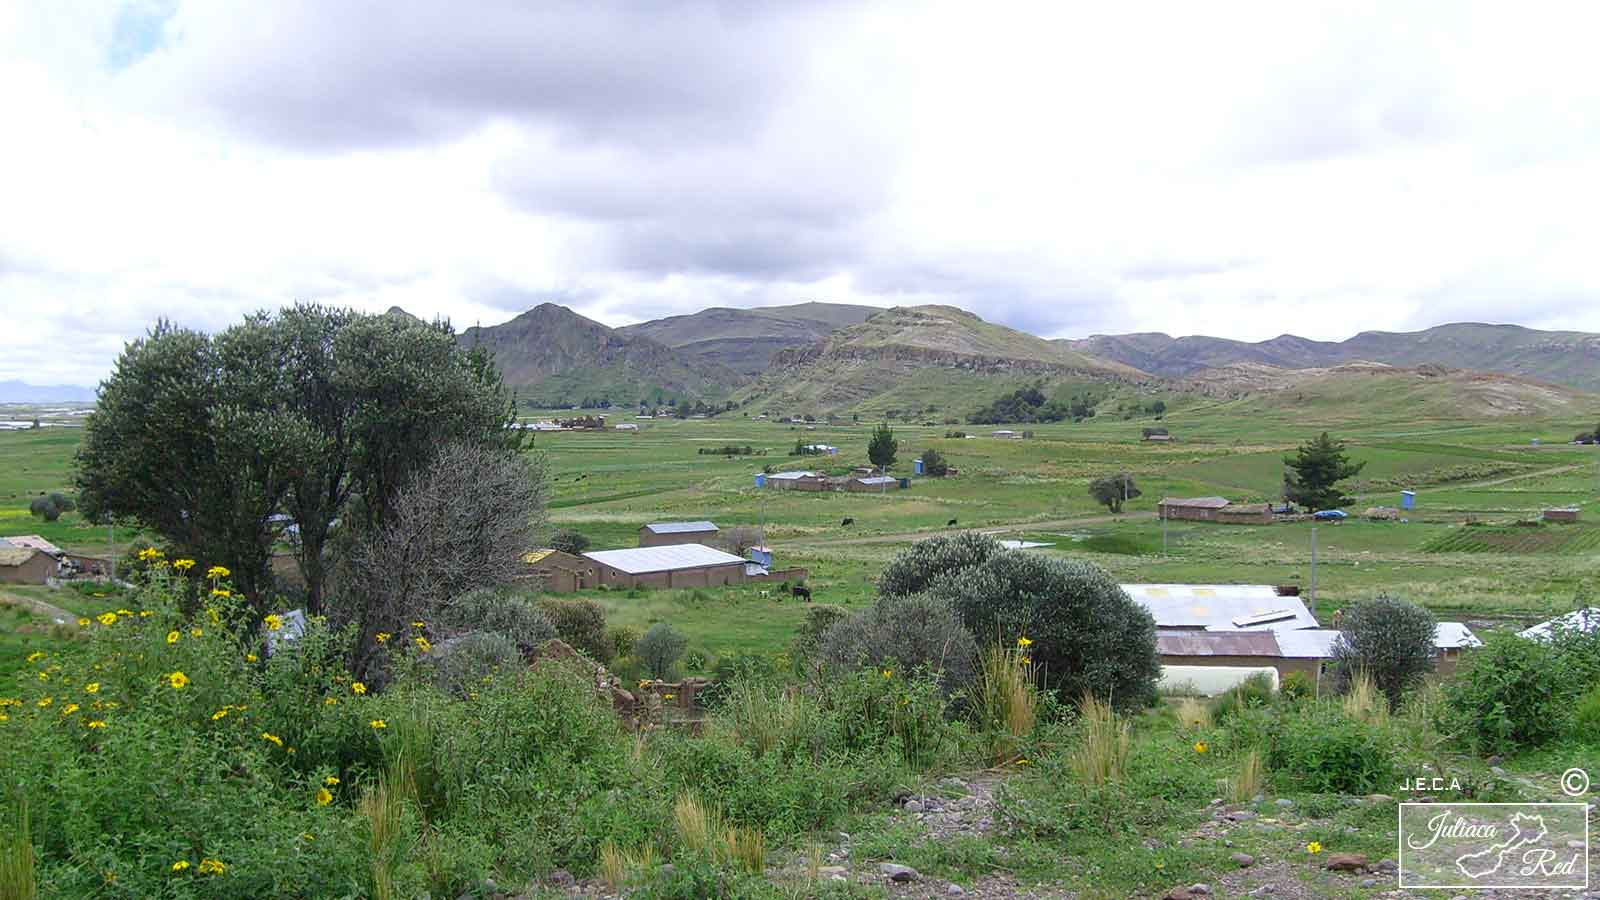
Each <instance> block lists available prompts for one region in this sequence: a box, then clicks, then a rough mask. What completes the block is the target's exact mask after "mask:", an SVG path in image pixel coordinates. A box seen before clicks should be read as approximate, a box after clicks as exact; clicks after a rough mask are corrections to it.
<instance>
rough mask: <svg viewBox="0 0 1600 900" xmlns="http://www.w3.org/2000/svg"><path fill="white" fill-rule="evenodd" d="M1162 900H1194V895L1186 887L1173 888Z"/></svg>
mask: <svg viewBox="0 0 1600 900" xmlns="http://www.w3.org/2000/svg"><path fill="white" fill-rule="evenodd" d="M1162 900H1194V894H1192V893H1190V892H1189V889H1188V888H1186V887H1175V888H1173V889H1172V890H1170V891H1167V893H1166V894H1165V895H1164V896H1163V897H1162Z"/></svg>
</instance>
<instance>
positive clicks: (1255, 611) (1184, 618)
mask: <svg viewBox="0 0 1600 900" xmlns="http://www.w3.org/2000/svg"><path fill="white" fill-rule="evenodd" d="M1122 590H1123V591H1124V592H1126V593H1127V595H1128V596H1129V597H1131V598H1133V601H1134V602H1135V603H1138V604H1139V605H1141V606H1143V607H1144V608H1145V609H1147V610H1149V611H1150V615H1151V616H1153V617H1154V618H1155V620H1156V627H1157V628H1160V629H1169V630H1187V631H1258V630H1264V631H1291V630H1295V629H1300V628H1316V627H1317V626H1318V622H1317V618H1316V616H1313V615H1312V614H1311V610H1309V609H1307V608H1306V605H1305V603H1303V602H1301V600H1300V598H1299V597H1288V596H1283V595H1281V594H1279V593H1278V589H1277V588H1275V587H1273V586H1272V585H1269V584H1124V585H1122Z"/></svg>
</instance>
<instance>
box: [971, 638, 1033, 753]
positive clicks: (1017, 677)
mask: <svg viewBox="0 0 1600 900" xmlns="http://www.w3.org/2000/svg"><path fill="white" fill-rule="evenodd" d="M972 693H973V708H974V711H975V712H976V714H977V716H978V721H979V722H980V723H981V724H982V726H983V731H984V734H985V735H986V736H987V738H988V740H989V751H990V756H991V758H992V759H993V760H994V761H996V762H1002V761H1005V760H1009V759H1012V758H1014V757H1015V756H1016V755H1017V752H1018V750H1019V749H1020V747H1021V745H1022V741H1023V739H1024V738H1026V737H1027V736H1028V735H1030V734H1032V733H1033V726H1034V723H1035V722H1036V721H1037V720H1038V711H1039V688H1038V673H1037V671H1036V668H1035V666H1034V664H1033V663H1032V661H1031V660H1029V658H1028V655H1027V653H1026V651H1025V650H1023V649H1022V648H1018V647H1004V646H997V647H993V648H990V649H989V650H987V651H985V653H984V654H983V658H982V659H981V660H980V662H979V667H978V678H977V681H976V682H975V683H974V684H973V687H972Z"/></svg>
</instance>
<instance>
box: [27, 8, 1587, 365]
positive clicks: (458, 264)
mask: <svg viewBox="0 0 1600 900" xmlns="http://www.w3.org/2000/svg"><path fill="white" fill-rule="evenodd" d="M1597 10H1600V7H1595V6H1594V5H1593V4H1577V3H1574V4H1570V5H1566V6H1556V5H1549V6H1541V5H1535V4H1512V3H1503V2H1496V3H1488V4H1483V5H1472V4H1468V3H1458V2H1449V3H1432V4H1421V3H1418V4H1409V3H1401V2H1396V0H1385V2H1379V3H1372V4H1361V3H1351V2H1339V3H1332V4H1328V5H1326V6H1320V7H1319V6H1317V5H1314V4H1311V3H1305V2H1294V3H1283V2H1281V0H1280V2H1270V3H1262V4H1259V5H1251V4H1245V3H1223V4H1202V3H1165V4H1142V3H1061V2H1042V3H1038V4H1009V3H1004V2H989V3H973V2H967V3H951V4H937V3H928V2H908V3H895V2H888V3H871V4H864V3H858V2H839V3H829V2H816V3H802V2H790V0H770V2H768V0H727V2H725V3H672V2H665V0H654V2H647V0H638V2H630V3H612V2H606V0H575V2H570V3H568V2H563V0H536V2H528V0H504V2H500V0H492V2H469V0H455V2H448V3H447V2H437V3H431V2H414V0H372V2H361V0H338V2H328V0H270V2H264V3H250V4H240V3H233V2H227V3H224V2H216V3H212V2H188V0H132V2H112V0H47V2H38V0H0V117H3V119H0V121H3V122H4V133H5V137H4V138H3V139H0V321H4V322H6V323H7V324H8V325H9V326H11V327H9V328H7V329H6V331H7V332H8V334H7V336H6V337H5V339H4V341H3V342H0V348H3V349H0V380H4V379H11V378H16V379H22V380H26V381H29V382H33V383H77V384H93V383H94V382H95V381H97V380H98V379H99V378H100V377H102V376H103V375H104V374H105V373H106V372H107V371H108V370H109V367H110V365H111V363H112V361H113V360H114V358H115V356H116V354H117V352H118V351H119V350H120V349H121V347H122V344H123V342H124V341H125V340H127V339H129V338H131V337H135V336H137V335H139V334H141V333H142V332H143V330H144V329H145V328H146V327H148V326H149V325H150V324H151V323H152V322H153V321H154V320H155V319H156V318H158V317H162V316H166V317H170V318H172V319H175V320H177V321H179V322H181V323H185V324H189V325H193V326H197V327H201V328H206V329H215V328H219V327H223V326H225V325H227V324H228V323H230V322H233V321H235V320H237V319H238V318H239V317H240V316H241V315H242V314H243V313H245V312H247V311H250V310H253V309H258V308H270V307H276V306H278V305H281V304H283V303H285V302H288V301H292V300H296V299H302V300H316V301H321V302H327V303H339V304H348V305H351V306H355V307H358V308H362V309H368V310H374V311H379V310H383V309H386V308H388V307H389V306H392V305H399V306H402V307H404V308H406V309H407V310H409V311H411V312H413V313H416V314H418V315H421V316H424V317H431V316H435V315H442V316H447V317H449V318H450V319H451V320H452V321H454V322H455V323H456V325H457V327H465V326H468V325H472V324H474V323H482V324H486V325H487V324H493V323H497V322H501V321H504V320H506V319H509V318H511V317H513V316H515V315H516V314H517V313H519V312H521V311H523V310H525V309H527V308H529V307H531V306H534V305H536V304H538V303H540V302H544V301H546V300H550V301H554V302H558V303H563V304H566V305H568V306H571V307H572V308H574V309H576V310H577V311H579V312H581V313H583V314H585V315H588V316H590V317H592V318H595V319H598V320H600V321H602V322H605V323H607V324H611V325H621V324H626V323H629V322H635V321H640V320H643V319H648V318H654V317H658V316H661V315H670V314H674V313H685V312H692V311H694V310H696V309H701V308H704V307H707V306H719V305H721V306H760V305H770V304H776V303H792V302H798V301H803V300H824V301H835V302H856V303H867V304H873V305H879V306H890V305H895V304H908V303H950V304H955V305H958V306H962V307H965V308H967V309H970V310H972V311H973V312H976V313H978V314H979V315H981V316H983V317H985V318H987V319H990V320H993V321H998V322H1002V323H1005V324H1008V325H1011V326H1014V327H1018V328H1023V329H1026V330H1028V331H1032V332H1034V333H1036V334H1040V335H1043V336H1046V337H1077V336H1084V335H1088V334H1091V333H1114V332H1124V331H1165V332H1168V333H1171V334H1196V333H1198V334H1215V335H1221V336H1226V337H1236V338H1242V339H1251V340H1258V339H1263V338H1268V337H1272V336H1274V335H1277V334H1280V333H1284V332H1291V333H1295V334H1301V335H1304V336H1307V337H1313V338H1322V339H1341V338H1344V337H1348V336H1350V335H1351V334H1354V333H1356V332H1358V331H1362V330H1367V329H1383V330H1411V329H1417V328H1423V327H1427V326H1429V325H1435V324H1439V323H1442V322H1449V321H1461V320H1472V321H1494V322H1516V323H1520V324H1524V325H1529V326H1533V327H1543V328H1571V329H1582V330H1592V331H1600V302H1597V296H1600V267H1597V266H1596V265H1595V264H1594V262H1593V261H1594V259H1595V258H1596V253H1597V250H1596V248H1597V247H1600V224H1597V223H1600V202H1597V201H1600V53H1596V52H1595V51H1594V49H1593V47H1592V43H1593V40H1594V35H1595V33H1596V27H1595V26H1596V25H1597V24H1600V22H1597V21H1596V18H1597V17H1600V12H1597Z"/></svg>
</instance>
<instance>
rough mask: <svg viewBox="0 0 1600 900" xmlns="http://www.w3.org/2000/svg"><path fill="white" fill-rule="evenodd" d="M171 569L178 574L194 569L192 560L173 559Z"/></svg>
mask: <svg viewBox="0 0 1600 900" xmlns="http://www.w3.org/2000/svg"><path fill="white" fill-rule="evenodd" d="M172 568H173V569H174V570H175V571H178V572H187V571H189V570H190V569H192V568H194V560H192V559H175V560H173V561H172Z"/></svg>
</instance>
